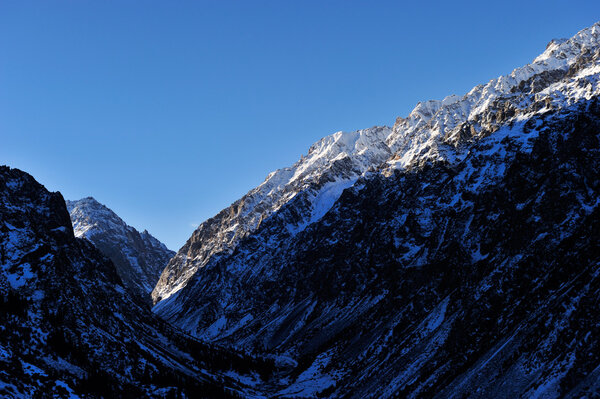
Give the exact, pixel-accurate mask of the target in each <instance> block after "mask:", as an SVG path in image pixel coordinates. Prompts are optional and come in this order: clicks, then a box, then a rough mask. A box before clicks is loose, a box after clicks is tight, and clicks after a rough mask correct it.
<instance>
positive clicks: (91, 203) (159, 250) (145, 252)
mask: <svg viewBox="0 0 600 399" xmlns="http://www.w3.org/2000/svg"><path fill="white" fill-rule="evenodd" d="M66 203H67V208H68V210H69V213H70V215H71V221H72V222H73V231H74V233H75V236H76V237H81V238H86V239H88V240H89V241H91V242H92V243H93V244H94V245H95V246H96V247H97V248H98V249H99V250H100V252H102V253H103V254H104V255H105V256H107V257H109V258H110V259H111V260H112V261H113V263H114V264H115V266H116V268H117V272H118V273H119V276H120V277H121V279H122V280H123V283H124V284H125V287H126V288H127V289H129V290H131V292H132V293H134V294H135V295H137V296H139V297H141V298H144V300H146V301H149V295H150V292H151V291H152V289H153V288H154V286H155V285H156V282H157V281H158V278H159V276H160V274H161V272H162V271H163V269H164V268H165V266H166V265H167V263H168V262H169V259H171V258H172V257H173V255H175V252H174V251H171V250H169V249H168V248H167V247H166V246H165V245H164V244H163V243H161V242H160V241H158V240H157V239H156V238H154V237H153V236H152V235H150V233H148V231H147V230H144V231H143V232H141V233H140V232H138V231H137V230H136V229H135V228H133V227H131V226H129V225H127V223H125V222H124V221H123V220H122V219H121V218H120V217H119V216H118V215H117V214H116V213H114V212H113V211H112V210H110V209H109V208H107V207H106V206H105V205H102V204H101V203H99V202H98V201H96V200H95V199H94V198H92V197H88V198H83V199H80V200H78V201H66Z"/></svg>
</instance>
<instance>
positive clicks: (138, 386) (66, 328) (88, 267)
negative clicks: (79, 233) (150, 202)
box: [0, 166, 269, 398]
mask: <svg viewBox="0 0 600 399" xmlns="http://www.w3.org/2000/svg"><path fill="white" fill-rule="evenodd" d="M268 367H269V366H268V364H267V363H265V362H262V363H261V362H260V361H257V360H255V359H252V358H249V357H247V356H242V355H237V354H235V353H231V352H229V351H225V350H222V349H219V348H216V347H211V346H208V345H206V344H202V343H200V342H198V341H196V340H194V339H191V338H190V337H188V336H186V335H184V334H182V333H181V332H179V331H178V330H176V329H174V328H172V327H171V326H169V325H167V324H166V323H165V322H163V321H161V320H160V319H159V318H157V317H156V316H154V315H153V314H152V313H151V312H150V311H149V309H148V308H147V306H145V304H142V303H141V302H138V300H137V299H135V298H134V297H132V296H131V295H130V294H129V293H128V292H127V291H126V290H125V289H124V286H123V283H122V281H121V278H120V277H119V275H118V273H117V271H116V269H115V266H114V265H113V263H112V262H111V261H110V260H109V259H107V258H106V257H104V256H103V255H102V254H101V253H100V252H99V251H98V250H97V249H96V248H95V247H94V246H93V245H92V244H91V243H90V242H89V241H87V240H83V239H78V238H76V237H75V236H74V235H73V229H72V227H71V220H70V218H69V213H68V212H67V208H66V205H65V202H64V200H63V198H62V196H61V195H60V194H59V193H50V192H48V191H47V190H46V189H45V188H44V187H43V186H42V185H40V184H39V183H37V182H36V181H35V180H34V179H33V178H32V177H31V176H29V175H28V174H26V173H24V172H21V171H19V170H17V169H10V168H8V167H5V166H0V397H3V398H5V397H6V398H31V397H44V398H45V397H70V394H71V393H73V394H76V395H78V396H77V397H93V398H96V397H165V395H171V396H173V397H180V396H178V395H180V394H187V395H188V396H189V397H209V398H212V397H222V396H223V397H238V396H237V394H236V392H238V391H240V390H242V389H243V387H242V386H241V385H240V384H239V383H237V382H235V381H234V380H232V379H231V378H230V377H228V376H227V375H225V373H227V374H228V375H229V374H231V373H234V374H235V375H238V374H239V375H243V373H248V372H250V370H254V371H261V370H262V371H265V370H268ZM242 378H249V377H242ZM217 381H218V382H217ZM249 392H252V390H251V389H250V390H249Z"/></svg>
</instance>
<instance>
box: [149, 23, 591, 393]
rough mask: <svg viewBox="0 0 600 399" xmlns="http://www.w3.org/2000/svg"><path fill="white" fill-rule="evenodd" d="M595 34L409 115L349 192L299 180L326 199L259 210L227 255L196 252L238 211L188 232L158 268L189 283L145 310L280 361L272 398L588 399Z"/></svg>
mask: <svg viewBox="0 0 600 399" xmlns="http://www.w3.org/2000/svg"><path fill="white" fill-rule="evenodd" d="M599 27H600V25H598V24H595V25H594V26H592V27H590V28H588V29H585V30H583V31H582V32H580V33H578V34H577V35H576V36H574V37H573V38H571V39H569V40H564V41H562V40H561V41H553V42H551V44H550V45H549V46H548V48H547V49H546V51H545V52H544V54H542V55H541V56H540V57H538V58H536V59H535V60H534V62H533V63H532V64H530V65H527V66H525V67H523V68H519V69H516V70H515V71H513V72H512V73H511V74H509V75H506V76H503V77H500V78H498V79H494V80H492V81H490V82H489V83H488V84H486V85H481V86H477V87H475V88H474V89H473V90H471V91H470V92H469V93H467V94H466V95H465V96H462V97H459V96H450V97H448V98H446V99H444V100H442V101H428V102H424V103H420V104H419V105H417V107H416V108H415V110H414V111H413V112H412V113H411V114H410V115H409V116H408V117H407V118H401V119H398V120H397V122H396V124H395V126H394V128H393V129H391V131H390V130H387V131H386V135H385V137H383V138H382V142H381V143H378V146H381V148H386V147H387V149H386V150H385V152H387V153H388V155H387V156H386V157H385V159H383V160H380V159H377V160H375V159H373V162H372V164H370V165H368V163H369V162H368V161H367V160H366V159H365V164H364V170H365V171H366V172H363V173H362V174H361V175H360V176H358V178H357V179H356V180H352V177H348V176H347V175H345V174H344V172H345V171H347V170H348V169H346V168H345V166H346V165H345V164H344V163H338V164H337V166H338V167H339V168H341V169H340V170H339V171H337V172H336V176H340V177H339V178H337V179H328V176H329V173H328V172H329V170H327V169H322V167H321V166H319V167H318V168H316V169H314V172H313V174H312V175H311V177H310V179H311V180H310V181H311V182H314V181H315V180H317V181H318V180H320V179H325V180H327V181H326V182H324V183H323V184H319V185H316V186H313V187H311V188H309V189H308V190H305V191H298V192H291V193H288V194H287V195H289V198H287V197H285V196H281V197H280V196H276V197H275V198H277V199H278V200H279V201H281V203H278V205H277V207H276V208H275V207H274V206H273V203H274V202H273V198H271V200H270V201H263V202H262V203H261V204H263V206H267V205H269V207H267V208H266V209H267V210H268V212H269V213H268V216H267V217H262V218H260V219H259V220H260V222H259V223H257V225H256V226H253V228H254V230H249V229H247V230H245V233H244V236H242V237H240V239H238V240H237V241H236V242H234V245H233V246H231V247H228V248H227V250H226V251H218V250H217V251H213V252H211V250H212V249H210V250H207V248H208V247H207V245H211V244H210V243H212V242H218V240H219V237H220V235H221V234H223V231H237V230H236V229H237V228H238V226H236V225H235V224H228V223H230V221H233V218H230V215H236V211H237V210H238V209H239V208H236V205H235V204H234V206H232V207H230V208H228V209H226V210H224V211H223V212H222V213H220V214H219V215H217V217H216V218H214V219H211V220H209V221H207V222H205V228H204V230H202V231H201V232H198V231H197V232H196V233H194V236H193V237H192V238H191V239H190V242H189V243H188V244H190V245H188V246H186V247H184V249H185V251H180V253H179V254H178V256H180V255H181V258H180V259H179V261H178V263H177V264H176V265H170V266H177V268H179V269H178V270H179V271H178V273H180V274H184V273H186V272H188V273H189V274H188V275H186V276H185V279H183V280H180V284H179V283H177V280H176V278H177V276H176V274H175V273H174V274H172V275H171V276H172V277H174V279H173V282H172V283H171V287H175V289H173V290H172V291H171V292H170V294H169V295H170V296H169V297H168V298H166V299H164V300H162V301H160V302H159V303H158V304H157V305H156V306H155V308H154V309H155V311H156V312H157V313H158V314H159V315H161V316H162V317H164V318H165V319H167V320H169V321H171V322H172V323H174V324H176V325H178V326H180V327H181V328H183V329H185V330H187V331H189V332H190V333H191V334H194V335H196V336H198V337H203V338H206V339H210V340H213V341H217V342H221V343H226V344H228V345H233V346H237V347H242V348H245V349H247V350H254V351H258V352H268V353H271V354H273V353H275V354H277V356H279V358H282V359H291V360H289V362H290V363H293V362H297V364H298V366H297V369H296V370H295V371H294V375H293V377H291V378H290V379H288V380H286V381H285V382H282V385H281V386H280V387H279V388H280V390H279V395H280V396H279V397H289V398H292V397H293V398H296V397H315V396H316V395H320V396H324V397H357V398H364V397H373V398H382V397H415V398H418V397H432V396H435V395H438V396H439V397H482V398H484V397H498V398H503V397H521V396H523V397H535V395H541V396H544V395H545V396H546V397H560V396H561V395H566V394H570V395H572V396H573V397H578V395H579V396H583V395H584V394H585V393H586V392H591V391H592V390H593V389H597V387H598V386H600V381H599V380H598V378H597V373H595V372H593V371H594V370H595V369H596V368H597V367H598V366H599V365H600V360H599V359H598V356H595V355H594V356H588V355H586V353H600V352H598V348H599V347H600V340H598V339H595V338H594V339H592V338H590V337H592V336H595V335H594V334H595V331H596V330H597V327H593V326H598V325H600V324H599V323H598V317H597V315H596V316H594V314H593V313H594V311H593V309H594V304H595V303H597V301H598V300H599V298H600V279H599V278H598V276H599V274H598V272H597V268H598V264H599V262H600V259H599V258H598V253H600V251H598V241H597V240H596V239H595V237H597V234H598V228H599V224H598V217H599V215H600V213H599V209H600V208H598V205H599V204H600V201H599V200H598V198H599V197H600V178H599V177H598V170H600V169H599V166H600V165H599V162H600V155H599V154H600V152H599V151H600V142H599V138H600V136H598V132H599V131H600V106H599V105H598V95H599V94H600V88H599V85H598V82H599V81H600V70H599V69H600V68H599V67H598V66H599V65H600V35H599V33H600V32H599ZM342 136H343V135H342ZM317 147H319V148H327V146H326V145H325V146H321V145H319V143H318V144H317ZM332 156H334V155H333V154H332ZM332 159H335V156H334V158H332ZM302 161H303V160H301V161H300V162H299V163H298V164H296V165H295V167H294V170H291V171H288V174H287V175H286V176H285V179H283V181H285V182H289V181H291V179H292V178H293V177H294V176H301V173H302V172H300V173H296V170H302V168H301V163H302ZM324 164H325V165H329V163H324ZM324 170H325V172H323V171H324ZM331 181H335V182H336V183H335V184H333V186H332V185H331V184H330V185H327V183H330V182H331ZM267 182H268V180H267ZM296 182H298V180H295V181H294V184H297V183H296ZM276 186H277V185H274V187H276ZM332 188H334V192H333V195H332V196H328V194H327V193H328V192H329V190H331V189H332ZM340 188H345V190H343V191H342V190H341V189H340ZM269 191H270V190H269ZM273 192H274V193H276V192H279V191H277V190H275V191H273ZM331 198H334V199H333V200H332V199H331ZM240 201H241V202H238V203H236V204H241V205H242V207H243V204H244V202H243V201H242V200H240ZM320 204H324V206H323V207H321V205H320ZM259 209H260V210H261V211H262V210H263V208H254V207H251V208H250V211H249V213H248V214H250V215H255V214H256V212H257V210H259ZM273 209H275V210H273ZM315 209H322V211H319V212H315ZM313 215H316V216H315V217H314V221H312V223H307V221H309V222H310V221H311V220H312V219H311V218H312V217H313ZM223 226H225V230H220V228H221V227H223ZM227 229H231V230H227ZM208 249H209V248H208ZM203 251H204V252H203ZM199 255H201V257H198V256H199ZM197 261H200V262H199V263H198V264H197V266H198V267H201V268H198V267H197V266H191V267H190V264H193V262H197ZM165 272H166V271H165ZM178 284H179V285H178ZM182 287H183V288H182ZM155 292H156V291H155ZM156 299H158V298H156ZM592 330H593V331H592ZM586 337H587V338H586ZM590 373H591V374H590ZM587 374H590V375H592V377H589V378H587V379H586V380H585V381H584V376H585V375H587ZM594 375H595V376H596V377H593V376H594ZM580 382H581V383H582V384H584V385H585V386H584V385H578V384H579V383H580ZM590 387H591V388H590Z"/></svg>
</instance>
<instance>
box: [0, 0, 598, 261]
mask: <svg viewBox="0 0 600 399" xmlns="http://www.w3.org/2000/svg"><path fill="white" fill-rule="evenodd" d="M598 20H600V2H598V1H597V0H596V1H577V0H572V1H569V2H565V1H553V0H550V1H529V2H524V1H501V2H487V1H477V2H460V1H452V2H449V1H443V2H442V1H440V2H431V1H428V2H398V1H394V2H391V1H390V2H387V1H376V0H370V1H327V0H325V1H285V0H280V1H263V0H253V1H207V2H204V1H152V0H149V1H129V0H119V1H110V0H102V1H88V0H82V1H75V0H71V1H58V0H57V1H45V0H44V1H8V0H0V164H6V165H9V166H11V167H16V168H19V169H22V170H25V171H26V172H28V173H30V174H32V175H33V176H34V177H35V178H36V179H37V180H38V181H39V182H41V183H42V184H44V185H45V186H46V187H47V188H48V189H49V190H51V191H60V192H61V193H62V194H63V196H64V197H65V198H67V199H79V198H82V197H87V196H93V197H95V198H96V199H97V200H98V201H100V202H102V203H104V204H106V205H107V206H108V207H110V208H111V209H113V210H114V211H115V212H116V213H117V214H118V215H119V216H121V217H122V218H123V219H124V220H125V221H126V222H127V223H129V224H130V225H132V226H134V227H136V228H138V229H140V230H143V229H148V230H149V231H150V233H152V234H153V235H154V236H156V237H157V238H158V239H160V240H161V241H163V242H164V243H166V244H167V246H168V247H170V248H171V249H174V250H177V249H179V248H180V247H181V246H182V245H183V244H184V243H185V241H186V240H187V238H189V236H190V234H191V233H192V231H193V230H194V229H195V227H196V226H197V225H198V224H199V223H201V222H202V221H204V220H206V219H207V218H210V217H212V216H214V215H215V214H216V213H217V212H218V211H220V210H221V209H223V208H225V207H227V206H229V205H230V204H231V203H232V202H234V201H235V200H236V199H238V198H240V197H241V196H243V195H244V194H245V193H246V192H247V191H249V190H250V189H252V188H253V187H255V186H257V185H258V184H260V183H261V182H262V181H263V180H264V179H265V177H266V176H267V174H268V173H269V172H271V171H273V170H275V169H278V168H281V167H285V166H289V165H292V164H293V163H294V162H295V161H296V160H297V159H299V158H300V156H301V155H302V154H305V153H306V152H307V150H308V148H309V147H310V145H311V144H312V143H313V142H315V141H317V140H318V139H320V138H321V137H323V136H326V135H328V134H331V133H334V132H336V131H339V130H343V131H353V130H357V129H362V128H368V127H371V126H375V125H392V124H393V123H394V121H395V119H396V117H397V116H406V115H407V114H408V113H409V112H410V111H411V109H412V108H413V107H414V106H415V105H416V104H417V102H419V101H425V100H429V99H442V98H444V97H445V96H447V95H449V94H459V95H462V94H464V93H466V92H468V91H469V90H470V89H471V88H472V87H473V86H475V85H477V84H480V83H485V82H487V81H489V80H490V79H492V78H495V77H497V76H500V75H503V74H507V73H510V71H512V69H514V68H516V67H518V66H522V65H524V64H526V63H528V62H530V61H531V60H533V58H535V57H536V56H537V55H538V54H539V53H541V52H542V51H543V50H544V48H545V46H546V44H547V43H548V42H549V41H550V40H551V39H553V38H560V37H570V36H572V35H574V34H575V33H577V31H579V30H581V29H583V28H585V27H587V26H589V25H592V24H593V23H594V22H596V21H598Z"/></svg>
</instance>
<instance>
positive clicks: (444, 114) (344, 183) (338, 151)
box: [152, 24, 600, 302]
mask: <svg viewBox="0 0 600 399" xmlns="http://www.w3.org/2000/svg"><path fill="white" fill-rule="evenodd" d="M599 36H600V25H598V24H595V25H593V26H592V27H590V28H588V29H585V30H583V31H581V32H579V33H578V34H577V35H575V36H574V37H572V38H571V39H569V40H564V39H563V40H553V41H551V42H550V43H549V44H548V46H547V48H546V50H545V51H544V52H543V53H542V54H541V55H540V56H538V57H537V58H535V59H534V61H533V62H532V63H531V64H528V65H526V66H524V67H521V68H517V69H515V70H514V71H512V72H511V73H510V74H508V75H505V76H501V77H499V78H497V79H493V80H491V81H490V82H488V83H487V84H485V85H479V86H476V87H474V88H473V89H472V90H471V91H470V92H469V93H467V94H466V95H464V96H462V97H461V96H457V95H450V96H448V97H446V98H445V99H443V100H441V101H437V100H430V101H426V102H422V103H419V104H417V106H416V107H415V109H414V110H413V111H412V112H411V113H410V114H409V115H408V117H406V118H398V119H397V120H396V123H395V124H394V127H393V128H388V127H374V128H371V129H365V130H359V131H356V132H352V133H343V132H337V133H335V134H333V135H331V136H328V137H325V138H323V139H322V140H320V141H319V142H317V143H315V144H314V145H313V146H312V147H311V148H310V149H309V151H308V154H307V155H306V156H303V157H302V158H301V159H300V160H299V161H298V162H297V163H296V164H294V165H293V166H291V167H288V168H284V169H279V170H277V171H275V172H273V173H271V174H270V175H269V176H267V178H266V179H265V181H264V182H263V183H262V184H261V185H260V186H258V187H257V188H255V189H253V190H251V191H250V192H249V193H248V194H246V195H245V196H244V197H242V198H241V199H240V200H238V201H236V202H235V203H233V204H232V205H231V206H230V207H228V208H226V209H224V210H223V211H221V212H220V213H219V214H217V215H216V216H215V217H213V218H211V219H208V220H207V221H205V222H204V223H202V224H201V225H200V226H199V227H198V229H197V230H196V231H195V232H194V233H193V234H192V236H191V237H190V239H189V240H188V241H187V243H186V244H185V245H184V246H183V247H182V248H181V249H180V250H179V251H178V252H177V254H176V255H175V257H174V258H173V259H172V260H171V261H170V262H169V265H168V266H167V268H166V269H165V270H164V271H163V273H162V275H161V277H160V280H159V281H158V284H157V285H156V287H155V289H154V291H153V292H152V297H153V299H154V301H155V302H158V301H159V300H161V299H165V298H168V297H169V296H171V295H172V294H173V293H175V292H177V291H178V290H180V289H181V288H183V287H184V286H185V285H186V284H187V282H188V280H189V279H190V278H191V277H192V276H194V275H195V273H196V272H197V270H198V269H199V268H201V267H203V266H204V265H206V264H207V262H208V261H209V260H210V259H211V258H212V257H214V256H222V255H223V254H230V253H232V252H233V251H234V249H235V248H236V246H237V245H238V243H239V241H240V240H241V239H243V238H245V237H247V236H248V235H250V234H251V233H253V232H254V231H256V230H257V229H258V228H259V226H260V225H261V223H262V222H263V221H264V220H265V219H267V218H268V217H269V216H271V215H272V214H273V213H274V212H277V211H279V210H280V209H281V208H282V206H284V205H285V204H291V203H292V202H293V203H294V206H293V211H291V210H290V211H291V212H292V214H290V215H288V226H287V228H286V230H287V231H282V232H281V234H283V235H285V236H287V235H288V233H289V234H291V235H294V234H296V233H298V232H299V231H302V230H303V229H304V228H306V226H308V225H309V224H311V223H313V222H315V221H317V220H319V218H320V217H322V216H323V215H324V214H325V213H326V212H327V211H328V210H329V209H330V208H331V206H332V205H333V204H334V202H335V201H336V200H337V198H338V197H339V196H340V195H341V193H342V191H343V190H344V189H346V188H348V187H350V186H352V185H353V184H354V183H355V182H356V181H357V179H358V178H359V177H360V176H363V175H365V174H366V173H369V172H370V171H374V170H381V169H383V170H385V172H384V173H390V170H391V169H407V168H410V167H412V166H414V165H418V164H422V163H426V162H431V161H434V160H437V161H448V162H458V161H459V160H460V159H461V158H462V157H464V156H465V154H466V153H468V149H469V147H468V145H465V144H466V143H468V142H470V141H471V140H476V139H478V138H480V137H481V136H482V135H485V134H490V133H491V132H493V131H495V130H496V129H498V127H499V126H500V125H501V124H502V123H504V122H505V121H506V120H508V119H517V118H519V115H518V114H519V113H523V112H524V110H529V109H530V107H531V106H532V105H533V104H537V105H536V106H537V107H538V108H539V109H542V108H543V107H546V106H547V107H563V106H565V105H568V104H571V103H573V102H576V101H578V100H579V99H581V98H586V97H589V96H591V95H594V93H595V90H596V87H595V86H594V84H595V83H594V79H593V77H594V76H596V75H597V74H598V70H597V69H598V66H597V65H596V63H594V62H590V61H589V58H590V57H591V56H592V55H593V54H590V52H593V51H595V49H597V47H598V38H599ZM581 63H587V64H586V65H587V68H579V67H580V64H581ZM575 70H577V71H579V72H578V75H577V76H572V75H571V74H572V72H569V71H575ZM588 76H590V77H591V78H588ZM590 79H591V80H590ZM588 81H589V82H588ZM542 99H543V101H542ZM546 103H547V104H546ZM539 109H538V111H539ZM279 238H280V237H273V239H274V240H273V241H277V240H278V239H279Z"/></svg>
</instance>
